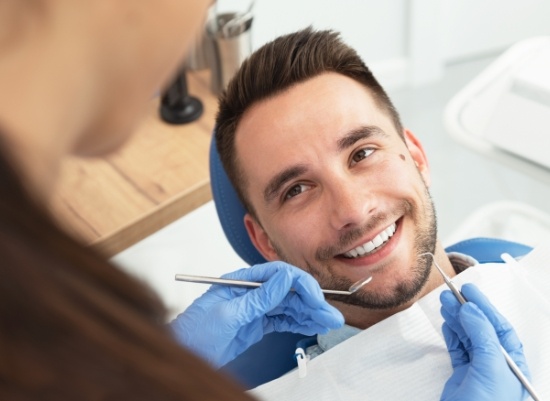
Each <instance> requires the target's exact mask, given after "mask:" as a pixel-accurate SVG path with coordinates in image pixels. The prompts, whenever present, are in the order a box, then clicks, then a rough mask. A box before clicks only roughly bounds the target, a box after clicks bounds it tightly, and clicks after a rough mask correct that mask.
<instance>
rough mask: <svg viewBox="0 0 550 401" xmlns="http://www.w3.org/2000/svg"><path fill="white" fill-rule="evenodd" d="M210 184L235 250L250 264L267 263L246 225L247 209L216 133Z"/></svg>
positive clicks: (227, 235) (212, 143) (211, 151)
mask: <svg viewBox="0 0 550 401" xmlns="http://www.w3.org/2000/svg"><path fill="white" fill-rule="evenodd" d="M210 185H211V186H212V196H213V197H214V204H215V205H216V211H217V212H218V218H219V219H220V223H221V225H222V228H223V232H224V233H225V236H226V237H227V239H228V240H229V243H230V244H231V246H232V247H233V249H234V250H235V252H237V254H238V255H239V256H240V257H241V258H242V259H243V260H244V261H245V262H246V263H248V264H250V265H255V264H258V263H265V262H266V260H265V258H264V257H263V256H262V255H261V254H260V253H259V252H258V251H257V250H256V247H254V245H253V244H252V241H250V237H249V236H248V233H247V231H246V228H245V226H244V221H243V218H244V215H245V214H246V210H245V208H244V206H243V205H242V203H241V201H240V199H239V197H238V196H237V192H235V189H234V188H233V185H231V182H230V181H229V178H228V177H227V174H226V173H225V170H224V168H223V166H222V162H221V160H220V155H219V154H218V150H217V149H216V139H215V136H214V135H212V142H211V143H210Z"/></svg>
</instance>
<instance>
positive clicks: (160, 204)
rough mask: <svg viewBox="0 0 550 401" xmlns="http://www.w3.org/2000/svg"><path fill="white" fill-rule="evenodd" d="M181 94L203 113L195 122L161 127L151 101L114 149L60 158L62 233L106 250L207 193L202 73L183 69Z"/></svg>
mask: <svg viewBox="0 0 550 401" xmlns="http://www.w3.org/2000/svg"><path fill="white" fill-rule="evenodd" d="M187 80H188V86H189V93H190V94H191V95H192V96H195V97H198V98H199V99H200V100H201V101H202V103H203V106H204V113H203V115H202V117H201V118H200V119H198V120H197V121H195V122H193V123H190V124H184V125H169V124H166V123H164V122H163V121H162V120H161V119H160V118H159V116H158V103H159V99H155V100H154V101H152V103H151V106H150V112H149V115H148V116H147V117H146V118H145V120H144V121H143V122H142V123H141V124H140V126H139V127H138V129H137V132H136V134H135V135H134V137H132V139H131V140H130V141H129V142H128V143H127V144H126V146H125V147H124V148H123V149H122V150H121V151H119V152H118V153H116V154H114V155H111V156H109V157H105V158H100V159H93V160H92V159H87V160H83V159H76V158H74V159H68V160H66V161H65V162H64V163H63V166H62V172H61V180H60V182H59V184H58V186H57V188H56V192H55V195H54V198H53V202H52V205H51V207H52V210H53V213H54V214H55V215H56V216H57V217H58V218H59V220H60V221H61V224H62V225H64V226H65V227H66V228H67V230H68V231H70V232H72V233H73V234H75V235H77V236H78V237H80V238H81V239H82V240H83V241H84V242H85V243H87V244H90V245H91V246H93V247H95V248H97V249H98V250H100V251H101V252H103V253H104V254H105V255H106V256H112V255H114V254H116V253H118V252H120V251H122V250H124V249H126V248H127V247H129V246H130V245H132V244H134V243H136V242H137V241H139V240H141V239H143V238H145V237H147V236H148V235H150V234H152V233H154V232H155V231H157V230H159V229H160V228H162V227H164V226H166V225H167V224H169V223H171V222H173V221H174V220H176V219H178V218H179V217H181V216H183V215H185V214H186V213H188V212H189V211H191V210H193V209H195V208H197V207H198V206H200V205H202V204H204V203H206V202H207V201H209V200H210V199H211V197H212V195H211V191H210V181H209V173H208V148H209V146H210V140H211V135H212V129H213V127H214V118H215V113H216V110H217V99H216V98H215V96H214V95H212V93H211V91H210V88H209V84H210V77H209V71H207V70H205V71H200V72H187Z"/></svg>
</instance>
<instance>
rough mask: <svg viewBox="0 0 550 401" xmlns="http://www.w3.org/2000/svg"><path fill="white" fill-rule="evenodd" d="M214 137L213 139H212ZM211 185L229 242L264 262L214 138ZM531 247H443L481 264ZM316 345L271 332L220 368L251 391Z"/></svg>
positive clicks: (485, 241)
mask: <svg viewBox="0 0 550 401" xmlns="http://www.w3.org/2000/svg"><path fill="white" fill-rule="evenodd" d="M213 138H214V136H213ZM210 182H211V186H212V194H213V198H214V204H215V206H216V211H217V213H218V218H219V219H220V223H221V225H222V228H223V231H224V233H225V235H226V237H227V239H228V240H229V243H230V244H231V246H232V247H233V249H234V250H235V252H237V254H238V255H239V256H240V257H241V258H242V259H243V260H244V261H245V262H247V263H248V264H250V265H254V264H259V263H265V262H266V260H265V259H264V257H263V256H262V255H261V254H260V253H259V252H258V251H257V250H256V248H255V247H254V245H253V244H252V242H251V241H250V239H249V237H248V233H247V232H246V228H245V226H244V223H243V217H244V215H245V214H246V210H245V209H244V207H243V205H242V204H241V202H240V200H239V198H238V196H237V193H236V192H235V190H234V188H233V186H232V185H231V183H230V181H229V178H228V177H227V175H226V173H225V170H224V168H223V166H222V164H221V160H220V158H219V155H218V152H217V150H216V144H215V139H213V140H212V143H211V145H210ZM530 250H531V247H529V246H525V245H522V244H519V243H516V242H511V241H507V240H502V239H495V238H472V239H468V240H464V241H461V242H458V243H456V244H454V245H452V246H449V247H447V248H446V251H447V252H460V253H463V254H466V255H470V256H472V257H473V258H475V259H476V260H478V261H479V262H480V263H499V262H502V260H501V258H500V255H501V254H502V253H504V252H506V253H509V254H510V255H511V256H513V257H519V256H523V255H525V254H526V253H528V252H529V251H530ZM299 342H300V343H311V342H313V343H316V340H315V336H313V337H308V336H305V335H302V334H296V333H271V334H268V335H266V336H265V337H264V338H263V339H262V340H261V341H260V342H258V343H257V344H254V345H253V346H252V347H250V348H249V349H248V350H247V351H245V352H244V353H242V354H241V355H239V356H238V357H237V358H236V359H234V360H233V361H231V362H229V363H228V364H227V365H225V366H224V367H222V371H224V372H226V373H228V374H229V375H230V376H232V377H233V378H235V379H236V380H237V381H239V382H240V383H241V384H242V385H243V386H244V387H245V388H247V389H251V388H254V387H257V386H259V385H261V384H263V383H266V382H269V381H271V380H274V379H276V378H278V377H280V376H282V375H283V374H285V373H287V372H288V371H290V370H292V369H294V368H296V367H297V363H296V359H295V356H294V354H295V350H296V345H297V343H299Z"/></svg>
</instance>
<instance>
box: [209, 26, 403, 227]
mask: <svg viewBox="0 0 550 401" xmlns="http://www.w3.org/2000/svg"><path fill="white" fill-rule="evenodd" d="M327 72H335V73H338V74H342V75H344V76H347V77H349V78H352V79H354V80H355V81H357V82H359V83H360V84H362V85H364V86H365V87H366V88H368V89H369V91H370V92H371V93H372V95H373V96H374V100H375V102H376V104H377V105H378V106H379V107H380V108H381V109H382V110H384V111H386V112H387V113H388V114H389V115H390V117H391V119H392V121H393V123H394V125H395V128H396V130H397V132H398V134H399V135H402V131H403V130H402V126H401V121H400V119H399V114H398V113H397V111H396V110H395V107H394V106H393V104H392V103H391V101H390V99H389V97H388V95H387V94H386V92H385V91H384V89H383V88H382V86H380V84H379V83H378V81H377V80H376V79H375V78H374V76H373V75H372V73H371V71H370V70H369V68H368V67H367V66H366V65H365V63H364V62H363V60H361V58H360V57H359V55H358V54H357V52H356V51H355V50H353V49H352V48H351V47H349V46H348V45H346V44H345V43H343V42H342V40H341V39H340V36H339V34H338V33H336V32H333V31H314V30H313V29H311V28H307V29H304V30H301V31H298V32H295V33H292V34H289V35H285V36H281V37H279V38H277V39H275V40H273V41H272V42H269V43H267V44H265V45H264V46H262V47H261V48H259V49H258V50H257V51H255V52H254V53H253V54H252V55H251V56H250V57H249V58H248V59H247V60H245V61H244V63H243V64H242V66H241V68H240V69H239V71H238V72H237V73H236V74H235V76H234V77H233V79H232V80H231V82H230V83H229V85H228V87H227V89H226V90H225V91H224V92H223V93H222V95H221V96H220V101H219V110H218V115H217V117H216V144H217V149H218V152H219V154H220V159H221V161H222V164H223V167H224V169H225V171H226V172H227V175H228V177H229V179H230V180H231V183H232V184H233V186H234V187H235V190H236V191H237V194H238V195H239V198H240V200H241V202H242V203H243V205H244V206H245V208H246V209H247V211H248V212H249V213H250V214H252V216H254V217H256V218H257V216H256V215H255V212H254V209H253V207H252V205H251V204H250V202H249V201H248V199H247V197H246V194H245V188H246V181H245V179H246V178H245V177H246V176H245V174H244V171H242V170H241V168H240V167H239V163H238V161H237V156H236V149H235V132H236V129H237V125H238V123H239V121H240V119H241V118H242V116H243V114H244V113H245V111H246V110H248V109H249V108H250V107H251V106H252V105H253V104H255V103H256V102H259V101H261V100H265V99H268V98H270V97H273V96H276V95H277V94H279V93H281V92H283V91H285V90H287V89H289V88H290V87H292V86H294V85H296V84H299V83H301V82H304V81H307V80H308V79H311V78H314V77H316V76H318V75H320V74H323V73H327Z"/></svg>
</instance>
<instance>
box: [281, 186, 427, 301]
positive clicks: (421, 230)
mask: <svg viewBox="0 0 550 401" xmlns="http://www.w3.org/2000/svg"><path fill="white" fill-rule="evenodd" d="M399 209H400V210H399V211H400V212H401V214H402V215H410V216H413V221H415V223H416V227H417V232H416V235H415V238H414V252H415V254H416V255H420V254H422V253H426V252H431V253H434V251H435V244H436V241H437V223H436V220H437V219H436V215H435V209H434V205H433V201H432V199H431V197H430V194H429V192H428V189H427V188H426V204H425V205H424V208H423V209H424V210H418V209H419V208H418V207H415V206H414V205H412V204H411V203H410V202H408V201H403V203H402V204H401V206H400V208H399ZM422 217H423V218H422ZM387 220H388V219H387V218H386V217H385V216H375V217H373V218H372V219H371V221H370V223H369V224H368V225H367V226H366V227H363V228H362V229H356V230H354V231H349V232H347V233H345V234H344V235H343V236H342V237H341V238H340V241H339V244H338V246H337V247H326V248H320V249H318V250H317V252H316V259H317V263H316V265H315V266H313V265H312V264H311V263H309V262H307V261H306V262H305V264H306V266H303V263H299V264H296V263H294V262H293V261H292V260H291V258H288V257H286V256H285V254H284V252H282V250H281V249H280V247H278V246H277V245H276V244H275V243H274V242H272V244H273V245H274V249H275V251H276V252H277V255H278V256H279V258H280V259H281V260H283V261H285V262H287V263H290V264H294V265H295V266H298V267H300V268H302V269H304V270H305V271H307V272H309V273H310V274H312V275H313V276H314V277H315V278H316V279H317V281H318V282H319V284H320V286H321V287H322V288H328V289H338V290H347V289H348V288H349V287H350V286H351V285H352V284H354V282H353V281H351V280H350V279H349V278H347V277H344V276H341V275H339V276H338V275H336V274H334V272H333V269H332V266H331V265H330V264H329V263H328V262H327V260H329V259H330V258H331V257H332V255H334V254H335V251H334V249H336V248H337V249H345V248H346V247H347V246H350V244H351V243H352V242H354V241H356V240H357V239H358V238H360V237H361V236H362V235H363V234H364V233H365V232H367V231H369V230H371V227H372V226H375V225H376V224H377V223H378V222H380V221H387ZM422 220H423V221H422ZM431 263H432V260H431V259H430V258H422V257H418V256H417V258H416V261H415V263H414V266H412V268H411V270H410V279H409V280H407V281H406V282H405V281H404V282H401V283H397V284H396V286H395V287H394V288H393V289H392V290H391V292H386V293H384V291H377V292H373V291H369V288H368V286H369V285H375V284H374V283H372V284H369V285H367V286H366V287H365V290H364V291H363V290H359V291H357V292H356V293H354V294H352V295H326V297H327V299H329V300H333V301H339V302H342V303H345V304H348V305H354V306H359V307H363V308H368V309H379V310H382V309H391V308H396V307H399V306H401V305H404V304H406V303H407V302H409V301H410V300H412V299H413V298H414V297H416V296H417V295H418V294H419V293H420V291H421V290H422V288H423V287H424V286H425V285H426V283H427V281H428V278H429V275H430V270H431ZM382 268H383V266H382ZM404 268H408V266H404Z"/></svg>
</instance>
